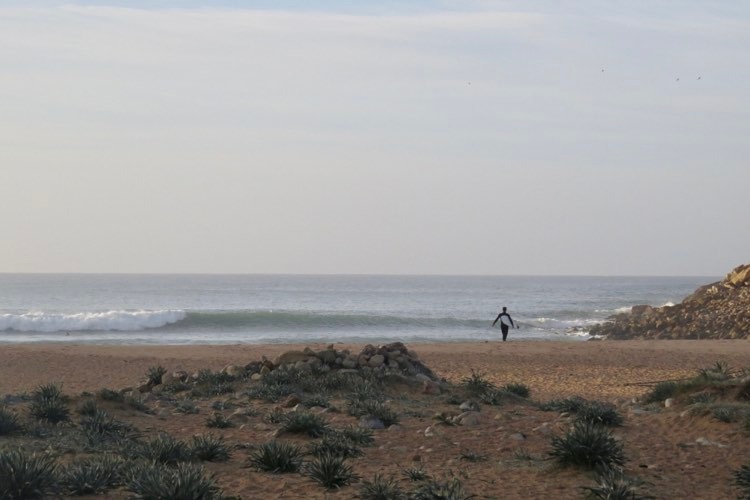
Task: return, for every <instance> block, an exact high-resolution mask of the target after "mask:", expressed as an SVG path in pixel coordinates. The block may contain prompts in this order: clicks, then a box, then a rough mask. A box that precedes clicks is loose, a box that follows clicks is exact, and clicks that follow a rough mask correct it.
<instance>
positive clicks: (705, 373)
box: [698, 361, 731, 382]
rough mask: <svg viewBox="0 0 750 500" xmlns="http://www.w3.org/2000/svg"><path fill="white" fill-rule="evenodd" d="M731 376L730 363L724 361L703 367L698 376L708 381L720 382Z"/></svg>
mask: <svg viewBox="0 0 750 500" xmlns="http://www.w3.org/2000/svg"><path fill="white" fill-rule="evenodd" d="M730 376H731V371H730V370H729V365H727V364H726V363H725V362H723V361H717V362H716V364H714V366H711V367H709V368H703V369H702V370H701V371H700V374H699V375H698V377H699V378H700V379H703V380H705V381H708V382H720V381H723V380H727V379H728V378H729V377H730Z"/></svg>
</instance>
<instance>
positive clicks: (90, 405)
mask: <svg viewBox="0 0 750 500" xmlns="http://www.w3.org/2000/svg"><path fill="white" fill-rule="evenodd" d="M76 411H77V412H78V414H79V415H83V416H85V417H92V416H94V415H96V412H97V411H99V409H98V408H97V406H96V401H94V400H93V399H87V400H85V401H84V402H83V403H81V405H80V406H79V407H78V409H77V410H76Z"/></svg>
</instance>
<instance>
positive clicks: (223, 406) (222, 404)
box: [211, 401, 236, 411]
mask: <svg viewBox="0 0 750 500" xmlns="http://www.w3.org/2000/svg"><path fill="white" fill-rule="evenodd" d="M235 407H236V406H235V405H234V404H233V403H230V402H229V401H214V402H213V403H211V409H212V410H214V411H223V410H231V409H233V408H235Z"/></svg>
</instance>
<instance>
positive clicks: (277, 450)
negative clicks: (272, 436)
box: [250, 440, 302, 474]
mask: <svg viewBox="0 0 750 500" xmlns="http://www.w3.org/2000/svg"><path fill="white" fill-rule="evenodd" d="M250 463H251V464H252V465H253V466H255V467H256V468H257V469H259V470H262V471H266V472H273V473H274V474H282V473H285V472H297V471H298V470H299V469H300V467H301V465H302V452H301V451H300V449H299V448H298V447H297V446H295V445H293V444H288V443H284V442H282V441H276V440H274V441H271V442H268V443H265V444H262V445H260V447H259V448H258V449H256V450H255V451H254V452H253V453H252V454H251V455H250Z"/></svg>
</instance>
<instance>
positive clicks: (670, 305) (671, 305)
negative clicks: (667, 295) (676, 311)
mask: <svg viewBox="0 0 750 500" xmlns="http://www.w3.org/2000/svg"><path fill="white" fill-rule="evenodd" d="M661 307H674V302H665V303H664V304H662V305H661Z"/></svg>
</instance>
